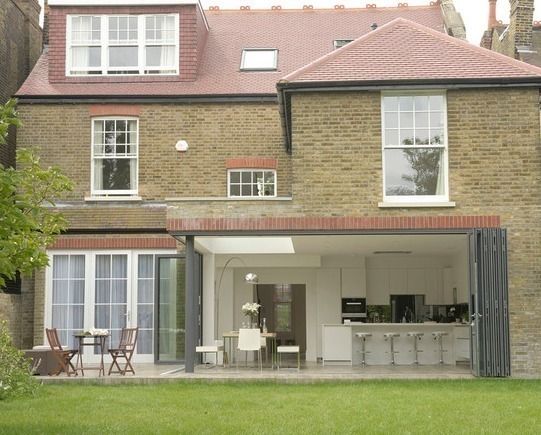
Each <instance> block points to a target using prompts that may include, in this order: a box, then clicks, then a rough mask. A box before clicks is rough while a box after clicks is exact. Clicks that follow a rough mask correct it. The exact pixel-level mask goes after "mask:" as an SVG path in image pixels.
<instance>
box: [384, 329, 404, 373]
mask: <svg viewBox="0 0 541 435" xmlns="http://www.w3.org/2000/svg"><path fill="white" fill-rule="evenodd" d="M383 336H384V337H385V341H390V342H391V365H393V366H394V365H395V363H396V362H395V359H394V354H395V353H400V352H398V351H397V350H394V339H395V338H397V337H400V334H399V333H398V332H387V333H385V334H383Z"/></svg>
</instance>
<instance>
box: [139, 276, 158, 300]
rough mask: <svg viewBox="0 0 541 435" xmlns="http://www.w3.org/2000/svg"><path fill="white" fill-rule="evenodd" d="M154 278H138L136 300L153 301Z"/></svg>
mask: <svg viewBox="0 0 541 435" xmlns="http://www.w3.org/2000/svg"><path fill="white" fill-rule="evenodd" d="M153 293H154V280H153V279H140V280H139V282H138V292H137V301H138V302H139V303H140V304H141V303H152V302H154V295H153Z"/></svg>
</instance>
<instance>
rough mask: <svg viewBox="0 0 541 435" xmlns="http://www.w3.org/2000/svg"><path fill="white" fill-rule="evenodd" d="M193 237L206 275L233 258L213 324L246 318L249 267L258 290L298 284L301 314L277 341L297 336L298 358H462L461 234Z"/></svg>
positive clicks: (464, 264)
mask: <svg viewBox="0 0 541 435" xmlns="http://www.w3.org/2000/svg"><path fill="white" fill-rule="evenodd" d="M199 239H200V241H199V243H200V250H205V249H206V250H207V253H206V254H205V253H204V252H203V253H204V255H206V256H208V255H210V254H211V252H212V251H211V248H213V249H214V251H213V252H212V263H211V264H213V265H214V267H215V269H213V271H212V273H215V274H221V273H222V271H223V269H222V267H223V265H224V264H225V262H226V261H227V260H228V259H229V258H231V256H232V255H235V256H238V257H239V258H240V259H241V261H239V262H235V264H234V266H233V267H230V268H229V270H226V271H225V273H224V274H223V280H224V285H222V287H223V288H222V289H220V292H221V293H220V296H221V300H222V302H221V303H220V314H219V322H218V323H219V324H218V329H219V330H220V331H229V330H235V329H238V328H239V327H240V326H241V325H242V324H243V323H244V321H245V319H244V317H243V314H242V311H241V307H242V305H243V303H245V302H247V301H252V300H256V299H257V298H258V296H257V295H258V289H257V286H256V287H253V286H247V285H246V284H245V283H244V282H243V278H244V276H245V274H246V273H256V274H257V275H258V277H259V286H261V289H263V288H266V289H267V290H265V291H272V286H276V288H280V289H282V290H281V291H282V293H283V289H284V286H291V288H292V289H294V288H299V289H302V301H303V312H302V314H301V315H299V314H298V310H296V311H297V313H294V312H292V313H291V316H292V318H291V322H290V323H291V324H292V325H295V330H296V331H298V330H301V331H302V334H298V333H295V334H289V335H288V336H287V337H288V340H287V342H284V343H283V344H293V343H296V342H299V340H300V341H302V343H300V344H301V347H302V348H303V349H302V357H303V359H305V360H306V361H311V362H318V363H321V364H323V365H331V364H345V365H353V366H359V365H362V362H363V361H364V363H365V364H366V365H388V364H389V365H411V364H419V365H436V364H444V365H456V364H464V365H469V360H470V327H469V306H468V302H469V254H468V252H469V250H468V239H467V235H466V234H424V235H421V234H396V235H348V236H342V235H325V236H293V237H272V238H271V237H259V238H257V237H250V238H235V239H234V240H232V239H231V238H229V239H230V240H228V238H221V240H220V242H218V241H217V240H218V239H217V238H215V240H214V242H213V243H210V240H203V241H201V239H204V238H199ZM203 264H205V260H204V263H203ZM263 286H265V287H263ZM292 291H293V290H292ZM294 291H297V290H294ZM298 291H301V290H298ZM263 305H264V306H263V308H262V313H265V304H263ZM267 305H268V304H267ZM267 312H268V307H267ZM267 315H268V314H267ZM203 317H205V316H203ZM286 323H287V322H286ZM203 329H204V330H205V327H204V328H203ZM358 334H364V335H366V337H365V338H364V340H362V339H360V338H359V337H358ZM388 334H395V336H394V337H393V338H392V339H391V338H390V337H388V336H386V335H388ZM412 334H414V335H412ZM297 335H299V337H297ZM362 341H364V347H365V351H366V352H365V353H363V352H362V346H363V343H362ZM390 341H393V346H392V351H391V344H390Z"/></svg>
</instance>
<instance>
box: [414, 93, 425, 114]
mask: <svg viewBox="0 0 541 435" xmlns="http://www.w3.org/2000/svg"><path fill="white" fill-rule="evenodd" d="M419 110H428V95H426V96H425V95H423V96H418V97H415V111H419Z"/></svg>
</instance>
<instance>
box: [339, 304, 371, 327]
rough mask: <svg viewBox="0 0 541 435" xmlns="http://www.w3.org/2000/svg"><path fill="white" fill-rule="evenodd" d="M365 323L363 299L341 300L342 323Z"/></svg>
mask: <svg viewBox="0 0 541 435" xmlns="http://www.w3.org/2000/svg"><path fill="white" fill-rule="evenodd" d="M346 320H347V321H350V322H366V299H365V298H342V323H344V322H345V321H346Z"/></svg>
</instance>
